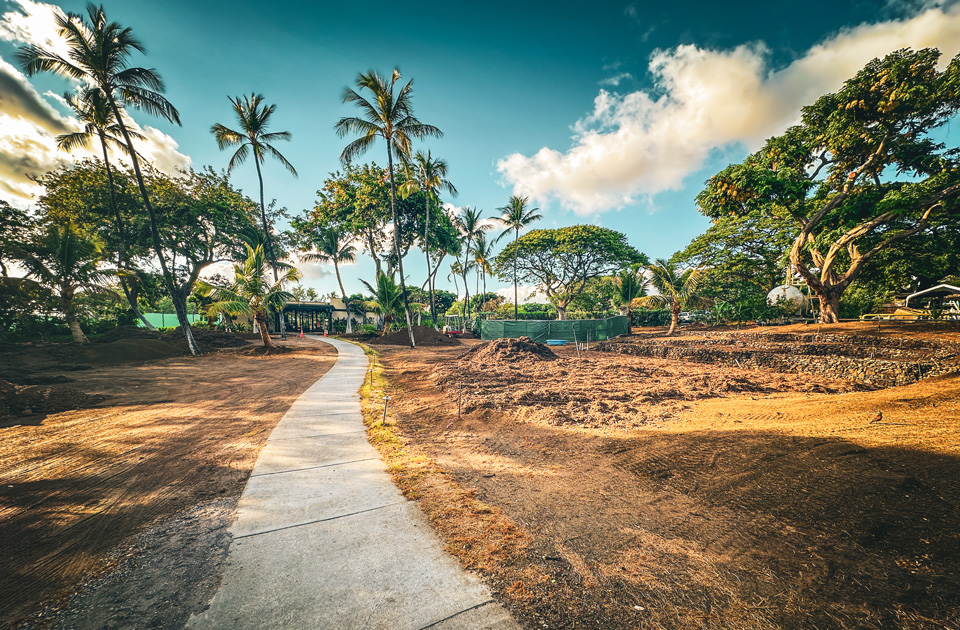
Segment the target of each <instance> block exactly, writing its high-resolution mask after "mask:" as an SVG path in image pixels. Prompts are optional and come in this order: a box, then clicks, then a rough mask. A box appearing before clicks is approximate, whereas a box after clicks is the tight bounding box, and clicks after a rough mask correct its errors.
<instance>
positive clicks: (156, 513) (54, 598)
mask: <svg viewBox="0 0 960 630" xmlns="http://www.w3.org/2000/svg"><path fill="white" fill-rule="evenodd" d="M212 341H216V340H212ZM111 344H120V345H121V346H124V347H126V348H127V349H126V350H123V349H122V348H119V347H117V346H116V345H111ZM157 344H161V342H160V341H156V340H154V339H142V340H141V339H120V340H117V341H111V342H109V343H107V344H103V345H99V346H98V345H97V344H90V346H89V347H86V348H83V349H81V350H76V349H75V347H74V348H50V347H47V346H35V347H30V348H17V347H10V346H5V347H4V348H2V349H0V364H2V365H0V367H2V368H3V371H4V374H5V376H3V377H4V378H7V379H8V380H11V381H15V382H16V381H19V382H20V383H21V384H20V385H16V387H17V388H22V387H29V385H24V384H23V383H29V382H34V383H36V382H38V379H39V382H40V383H41V384H43V383H46V384H47V385H43V386H45V387H46V386H49V387H54V388H56V387H63V388H68V389H69V390H71V391H74V392H81V393H83V394H85V395H87V396H89V397H91V398H92V399H93V402H92V403H90V401H89V400H87V401H86V403H90V404H93V405H94V406H92V407H87V408H83V409H74V410H68V411H60V412H54V411H50V412H49V413H30V414H29V415H23V410H22V409H21V410H20V411H19V412H18V413H17V414H14V415H12V416H11V415H8V416H7V417H6V418H5V419H4V420H3V422H2V423H0V627H31V628H32V627H47V625H48V623H52V625H53V626H55V627H71V628H105V627H158V628H160V627H163V628H166V627H182V625H183V622H185V621H186V618H187V616H188V615H189V612H190V607H191V606H195V605H202V604H203V603H205V602H204V601H203V594H204V593H207V592H209V593H210V594H212V591H209V589H210V588H213V589H214V590H215V587H216V584H217V583H218V580H219V577H218V576H217V575H216V568H217V562H219V561H220V559H222V555H223V554H222V553H220V550H225V546H224V545H223V544H222V543H223V541H222V540H221V539H222V538H223V536H224V533H223V531H224V530H225V527H226V525H227V524H228V523H229V521H230V520H232V518H233V516H232V509H233V508H232V506H233V505H235V501H236V498H237V497H239V495H240V493H241V492H242V490H243V487H244V484H245V483H246V480H247V477H248V476H249V474H250V471H251V470H252V468H253V465H254V463H255V461H256V458H257V456H258V455H259V452H260V449H261V447H262V446H263V444H264V442H265V441H266V438H267V436H268V435H269V433H270V431H271V430H272V429H273V427H274V426H275V425H276V423H277V422H279V420H280V418H281V417H282V416H283V414H284V413H285V412H286V411H287V409H288V408H289V406H290V404H291V403H292V402H293V401H294V400H295V399H296V398H297V396H299V395H300V393H302V392H303V391H304V390H305V389H306V388H307V387H309V386H310V385H311V384H313V383H314V382H315V381H316V380H317V379H318V378H319V377H320V376H321V375H322V374H323V373H324V372H326V370H328V369H329V368H330V366H331V365H332V364H333V362H334V360H335V357H336V351H335V350H333V348H332V347H331V346H328V345H326V344H319V343H316V342H313V341H310V340H309V339H305V340H299V339H296V338H291V339H290V340H289V341H288V342H285V346H286V350H283V351H280V352H278V353H275V354H265V353H264V352H263V348H258V347H254V346H247V347H244V348H227V349H224V350H222V351H220V352H216V353H209V354H206V355H205V356H202V357H199V358H190V357H184V356H169V355H170V352H169V350H168V348H165V347H164V346H163V345H162V344H161V345H157ZM154 351H155V352H158V353H160V354H162V355H165V356H167V358H159V359H155V360H151V361H146V362H144V361H142V360H141V361H138V362H124V359H125V358H126V359H130V358H134V359H142V358H144V354H150V353H151V352H154ZM58 353H66V354H64V355H61V354H58ZM77 353H81V354H83V356H80V355H78V354H77ZM91 353H92V354H91ZM173 354H179V353H173ZM74 355H77V356H74ZM88 355H89V356H88ZM104 357H108V358H107V359H104ZM109 357H113V359H109ZM148 358H149V357H148ZM85 360H86V361H87V362H82V361H85ZM54 391H56V390H54ZM86 403H85V404H86ZM28 411H35V410H32V409H31V410H28ZM138 535H139V537H137V536H138ZM205 545H206V546H209V548H207V547H206V546H205ZM138 558H139V560H138ZM218 558H219V559H218ZM141 560H142V562H141ZM138 562H139V564H140V565H142V566H136V565H138ZM108 569H114V571H113V572H108V571H107V570H108ZM117 570H121V571H120V573H117V572H116V571H117ZM98 575H103V576H105V577H104V578H103V579H104V580H106V582H105V584H106V590H104V589H103V588H101V589H99V590H96V591H95V592H88V593H86V594H85V595H83V597H86V599H83V598H81V599H80V600H77V599H76V598H77V597H78V595H77V594H74V600H73V601H74V602H76V601H83V602H88V604H84V605H83V606H82V608H84V609H85V610H82V611H78V610H72V611H71V610H70V609H69V606H68V607H67V610H66V611H65V612H63V613H62V614H61V618H60V620H59V621H57V620H56V617H57V614H58V613H56V612H55V610H54V609H56V608H57V607H58V606H60V605H62V604H66V603H67V602H68V600H67V597H68V595H70V593H71V591H72V590H74V589H75V587H76V586H77V585H78V584H79V582H80V581H81V580H87V581H88V582H89V581H92V582H97V580H98V579H100V578H98V577H97V576H98ZM118 576H119V577H118ZM131 576H134V578H135V579H130V577H131ZM141 578H143V579H141ZM101 586H102V585H101ZM201 587H202V588H201ZM111 589H112V590H111ZM124 589H125V590H124ZM205 589H206V590H205ZM91 602H92V603H91ZM41 604H46V608H45V609H41ZM91 612H93V613H96V614H95V615H94V616H93V617H90V613H91ZM80 613H84V614H87V617H89V618H84V617H83V616H82V615H80V616H78V614H80ZM97 615H99V616H97ZM50 617H53V618H54V620H53V621H52V622H46V621H44V620H45V619H47V618H50ZM177 624H179V625H177Z"/></svg>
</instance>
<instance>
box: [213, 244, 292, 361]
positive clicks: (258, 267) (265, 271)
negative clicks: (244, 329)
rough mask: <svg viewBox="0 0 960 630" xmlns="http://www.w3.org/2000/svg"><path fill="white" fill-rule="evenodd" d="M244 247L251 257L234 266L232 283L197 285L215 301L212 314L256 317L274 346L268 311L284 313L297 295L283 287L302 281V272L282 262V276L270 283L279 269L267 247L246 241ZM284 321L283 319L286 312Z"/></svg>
mask: <svg viewBox="0 0 960 630" xmlns="http://www.w3.org/2000/svg"><path fill="white" fill-rule="evenodd" d="M244 247H246V249H247V259H246V260H245V261H244V262H243V263H242V264H235V265H234V266H233V284H232V285H230V286H229V287H217V286H213V285H211V284H209V283H207V282H204V281H202V280H200V281H198V282H197V287H198V288H199V289H200V290H201V291H203V292H206V293H207V294H208V295H209V296H210V297H211V298H213V300H214V302H213V304H211V305H210V306H209V307H208V309H207V313H208V314H209V315H216V314H220V313H224V314H228V315H236V314H245V315H250V316H252V317H253V319H254V321H256V322H257V326H259V328H260V339H261V340H262V341H263V346H264V347H265V348H273V347H274V345H273V341H271V340H270V332H269V331H268V330H267V310H268V309H273V310H275V311H277V312H278V313H281V314H282V313H283V305H284V304H286V303H287V302H289V301H291V300H292V299H293V294H291V293H290V292H288V291H284V289H283V287H284V285H285V284H287V283H288V282H296V281H297V280H299V279H300V272H299V271H297V270H296V269H295V268H293V267H290V266H287V265H282V267H283V270H282V271H283V273H282V274H280V276H279V279H277V280H275V281H274V282H273V283H270V281H269V280H268V278H269V276H270V272H271V270H272V271H273V273H274V274H276V272H277V269H276V266H275V265H273V264H271V262H270V261H269V260H267V257H266V254H265V253H264V251H263V246H262V245H257V246H256V247H251V246H250V245H247V244H244ZM280 321H283V316H282V315H281V317H280Z"/></svg>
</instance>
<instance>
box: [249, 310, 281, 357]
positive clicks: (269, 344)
mask: <svg viewBox="0 0 960 630" xmlns="http://www.w3.org/2000/svg"><path fill="white" fill-rule="evenodd" d="M253 317H254V319H256V320H257V327H259V328H260V340H261V341H263V347H264V348H275V347H276V346H274V345H273V341H271V340H270V331H268V330H267V314H266V312H264V311H257V314H256V315H254V316H253Z"/></svg>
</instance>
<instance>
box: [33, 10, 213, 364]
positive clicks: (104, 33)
mask: <svg viewBox="0 0 960 630" xmlns="http://www.w3.org/2000/svg"><path fill="white" fill-rule="evenodd" d="M54 22H55V24H56V28H57V32H58V34H59V35H60V36H61V37H63V38H64V40H65V41H66V45H67V47H68V49H69V53H68V55H67V56H66V57H63V56H61V55H60V54H59V53H57V52H55V51H51V50H47V49H45V48H43V47H42V46H37V45H36V44H29V45H27V46H24V47H22V48H21V49H20V50H19V51H18V52H17V58H18V60H19V61H20V64H21V65H22V66H23V69H24V71H25V72H26V73H27V75H29V76H33V75H34V74H37V73H39V72H53V73H55V74H59V75H61V76H64V77H67V78H70V79H74V80H76V81H81V82H83V83H86V84H88V85H91V86H94V87H96V88H98V89H99V90H100V92H101V93H102V94H103V96H104V98H105V99H106V100H107V103H108V104H109V106H110V110H111V111H112V112H113V116H114V119H115V121H116V124H117V126H118V128H119V130H120V135H122V136H123V141H124V145H125V146H126V149H127V154H128V156H129V158H130V162H131V164H132V166H133V172H134V175H135V176H136V179H137V187H138V188H139V189H140V196H141V197H142V198H143V206H144V208H146V210H147V214H148V215H149V217H150V236H151V238H152V240H153V248H154V251H155V252H156V254H157V261H158V262H159V263H160V270H161V272H162V273H163V279H164V282H165V284H166V285H167V290H168V291H169V292H170V295H171V296H174V295H176V294H177V293H178V292H177V286H176V279H175V277H174V275H173V273H172V271H171V270H170V267H169V265H168V264H167V261H166V258H165V257H164V255H163V244H162V242H161V240H160V228H159V225H158V223H157V215H156V212H155V211H154V208H153V204H152V203H151V202H150V196H149V195H148V194H147V187H146V184H145V183H144V179H143V174H142V173H141V171H140V157H139V155H138V154H137V151H136V149H135V148H134V146H133V136H132V135H131V134H130V129H129V128H128V126H127V123H126V121H125V120H124V118H123V115H122V114H121V109H120V108H121V106H126V107H133V108H135V109H141V110H143V111H145V112H147V113H149V114H152V115H155V116H160V117H161V118H164V119H166V120H169V121H170V122H173V123H176V124H178V125H179V124H180V113H179V112H178V111H177V109H176V108H175V107H174V106H173V104H172V103H170V101H168V100H167V99H166V98H164V96H163V92H164V85H163V80H161V79H160V75H159V74H157V72H156V71H155V70H153V69H149V68H141V67H130V65H129V59H130V57H131V56H132V55H133V53H135V52H139V53H145V52H146V49H145V48H144V46H143V44H142V43H141V42H140V40H139V39H137V37H136V36H134V34H133V31H131V30H130V29H129V28H124V27H123V26H121V25H120V24H118V23H116V22H109V21H107V16H106V14H105V13H104V11H103V7H102V6H99V7H98V6H96V5H94V4H92V3H91V4H88V5H87V17H86V18H84V16H82V15H78V14H74V13H69V14H64V13H63V12H61V11H60V10H58V9H55V10H54ZM173 305H174V309H175V310H176V311H177V320H178V321H179V322H180V326H181V328H182V329H183V333H184V336H185V337H186V339H187V344H188V346H189V348H190V352H191V353H192V354H194V355H197V354H200V347H199V346H197V343H196V341H195V340H194V338H193V333H192V331H191V330H190V320H189V318H188V317H187V308H186V300H180V299H174V300H173Z"/></svg>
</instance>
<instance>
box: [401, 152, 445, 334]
mask: <svg viewBox="0 0 960 630" xmlns="http://www.w3.org/2000/svg"><path fill="white" fill-rule="evenodd" d="M410 171H411V177H409V178H408V179H407V181H406V182H404V184H403V186H401V189H400V190H401V194H405V195H410V194H412V193H413V192H414V191H416V190H422V191H423V192H424V197H425V198H426V203H427V210H426V214H425V215H424V217H425V219H424V222H423V252H424V254H425V255H426V258H427V290H428V292H429V293H430V316H431V317H432V318H433V325H434V327H436V325H437V305H436V301H435V300H434V297H433V293H434V288H433V281H432V279H433V272H432V271H431V269H430V199H432V198H433V197H434V195H435V194H436V191H437V190H445V191H447V192H448V193H450V194H451V195H456V194H457V189H456V188H455V187H454V185H453V184H451V183H450V182H449V180H447V161H446V160H441V159H439V158H437V159H434V157H433V153H432V152H431V151H429V150H428V151H427V154H426V155H424V154H423V151H417V154H416V156H414V159H413V163H412V164H411V165H410Z"/></svg>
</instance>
